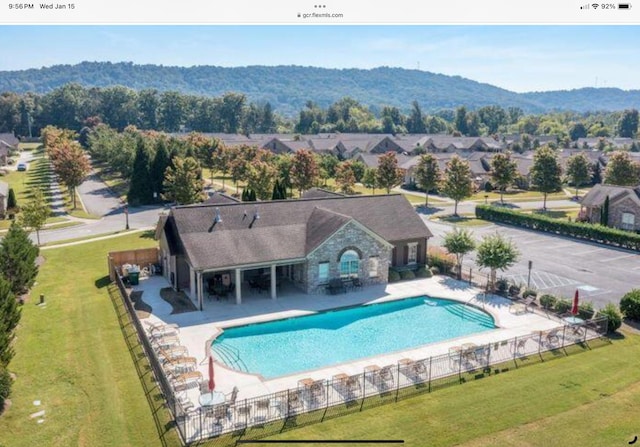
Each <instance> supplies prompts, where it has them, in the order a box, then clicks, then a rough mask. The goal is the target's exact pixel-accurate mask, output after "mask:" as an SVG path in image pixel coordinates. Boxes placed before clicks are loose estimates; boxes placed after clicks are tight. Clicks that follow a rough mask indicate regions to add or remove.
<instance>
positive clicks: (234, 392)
mask: <svg viewBox="0 0 640 447" xmlns="http://www.w3.org/2000/svg"><path fill="white" fill-rule="evenodd" d="M238 391H239V390H238V387H237V386H234V387H233V389H232V390H231V393H229V394H225V399H226V400H227V401H228V403H229V405H234V404H235V403H236V399H238ZM227 396H229V397H228V398H227Z"/></svg>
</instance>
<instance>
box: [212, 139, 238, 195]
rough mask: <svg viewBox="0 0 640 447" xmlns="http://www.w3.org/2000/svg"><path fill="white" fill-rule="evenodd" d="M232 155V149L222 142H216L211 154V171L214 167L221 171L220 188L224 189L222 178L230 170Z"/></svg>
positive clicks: (223, 178)
mask: <svg viewBox="0 0 640 447" xmlns="http://www.w3.org/2000/svg"><path fill="white" fill-rule="evenodd" d="M233 156H234V153H233V151H232V150H231V149H230V148H228V147H227V146H225V145H224V143H220V144H218V147H217V149H216V150H215V151H214V152H213V153H212V154H211V160H212V161H211V166H213V168H212V169H211V171H212V172H213V170H214V169H215V170H216V171H218V172H220V173H222V189H224V180H225V178H226V176H227V174H228V173H229V171H230V170H231V160H232V158H233ZM212 175H213V174H212ZM212 181H213V179H212Z"/></svg>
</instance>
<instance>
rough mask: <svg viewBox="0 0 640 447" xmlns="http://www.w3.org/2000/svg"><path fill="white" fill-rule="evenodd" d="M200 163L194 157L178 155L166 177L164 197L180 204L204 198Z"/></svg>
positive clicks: (187, 203) (196, 201)
mask: <svg viewBox="0 0 640 447" xmlns="http://www.w3.org/2000/svg"><path fill="white" fill-rule="evenodd" d="M200 170H201V169H200V165H199V164H198V162H197V161H196V160H195V159H194V158H192V157H186V158H182V157H177V158H176V159H175V160H173V167H168V168H167V172H166V174H165V178H164V191H165V193H164V198H165V200H169V201H172V202H176V203H177V204H179V205H189V204H192V203H198V202H200V201H202V199H203V198H204V193H203V188H204V180H202V178H201V175H200Z"/></svg>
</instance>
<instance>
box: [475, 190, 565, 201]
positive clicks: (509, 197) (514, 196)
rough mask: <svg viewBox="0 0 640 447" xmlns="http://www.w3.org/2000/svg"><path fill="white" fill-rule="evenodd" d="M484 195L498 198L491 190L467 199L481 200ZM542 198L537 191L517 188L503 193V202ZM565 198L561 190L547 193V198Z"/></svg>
mask: <svg viewBox="0 0 640 447" xmlns="http://www.w3.org/2000/svg"><path fill="white" fill-rule="evenodd" d="M485 196H488V197H487V198H486V199H487V200H490V201H495V200H500V193H499V192H496V191H492V192H484V191H479V192H477V193H475V194H474V195H473V196H471V198H469V199H467V200H474V201H482V200H485ZM543 198H544V194H542V193H541V192H538V191H521V190H517V191H507V192H505V193H504V201H505V202H532V201H537V200H543ZM566 198H567V195H566V194H565V193H564V192H563V191H560V192H554V193H550V194H547V200H560V199H566Z"/></svg>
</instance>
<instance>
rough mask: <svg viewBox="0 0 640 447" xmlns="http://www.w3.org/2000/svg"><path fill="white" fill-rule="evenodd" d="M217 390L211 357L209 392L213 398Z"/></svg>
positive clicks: (210, 358) (210, 357)
mask: <svg viewBox="0 0 640 447" xmlns="http://www.w3.org/2000/svg"><path fill="white" fill-rule="evenodd" d="M215 388H216V382H215V380H214V379H213V356H212V355H210V356H209V391H211V396H213V390H214V389H215Z"/></svg>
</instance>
